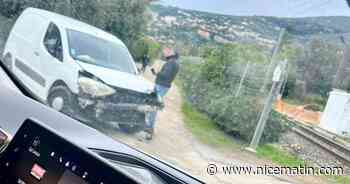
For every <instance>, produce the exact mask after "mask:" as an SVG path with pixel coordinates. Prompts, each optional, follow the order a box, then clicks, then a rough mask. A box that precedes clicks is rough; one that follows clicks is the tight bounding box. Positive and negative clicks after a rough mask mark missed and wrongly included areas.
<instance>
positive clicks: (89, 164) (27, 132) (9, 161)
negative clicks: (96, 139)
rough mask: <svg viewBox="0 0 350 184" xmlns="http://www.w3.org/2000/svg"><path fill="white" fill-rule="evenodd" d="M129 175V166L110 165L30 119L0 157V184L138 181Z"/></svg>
mask: <svg viewBox="0 0 350 184" xmlns="http://www.w3.org/2000/svg"><path fill="white" fill-rule="evenodd" d="M129 172H130V167H128V166H121V164H118V165H114V166H113V165H112V164H110V163H109V162H107V161H106V160H104V159H102V158H101V157H99V156H98V155H97V154H95V153H93V152H91V151H89V150H87V149H84V148H82V147H80V146H77V145H75V144H74V143H72V142H70V141H68V140H66V139H65V138H63V137H62V136H60V135H59V134H58V133H56V132H55V131H54V130H52V129H50V128H48V127H46V126H45V125H43V124H40V123H39V122H36V121H35V120H32V119H27V120H26V121H25V122H24V123H23V124H22V126H21V127H20V129H19V131H18V132H17V133H16V135H15V136H14V138H13V140H12V141H11V143H10V144H9V145H8V147H7V148H6V149H5V151H4V153H3V154H2V155H1V157H0V183H2V184H14V183H18V184H37V183H40V184H56V183H57V184H87V183H96V184H109V183H120V184H124V183H125V184H126V183H128V184H134V183H135V184H136V183H141V182H142V181H141V180H140V179H138V178H136V177H134V176H132V175H131V174H129ZM138 180H139V181H138ZM143 181H146V180H143ZM142 183H143V182H142Z"/></svg>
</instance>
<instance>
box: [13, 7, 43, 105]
mask: <svg viewBox="0 0 350 184" xmlns="http://www.w3.org/2000/svg"><path fill="white" fill-rule="evenodd" d="M47 26H48V21H47V20H45V19H44V18H42V17H41V16H40V15H37V14H35V13H32V12H28V13H24V14H23V15H21V16H20V18H19V19H18V20H17V22H16V24H15V26H14V29H13V32H12V33H11V34H14V35H13V37H14V38H13V40H11V41H12V42H14V44H15V45H16V46H15V47H14V49H15V66H14V74H15V75H16V76H17V77H18V78H19V79H20V80H21V82H22V83H23V84H24V85H25V86H26V87H27V88H28V89H29V90H30V91H31V92H32V93H34V95H35V96H36V97H38V98H39V99H41V100H43V99H42V93H43V89H44V88H45V85H46V80H45V77H44V76H43V73H42V66H41V63H40V54H41V51H40V49H39V48H40V47H39V46H40V41H41V40H42V38H43V35H44V34H45V28H46V27H47Z"/></svg>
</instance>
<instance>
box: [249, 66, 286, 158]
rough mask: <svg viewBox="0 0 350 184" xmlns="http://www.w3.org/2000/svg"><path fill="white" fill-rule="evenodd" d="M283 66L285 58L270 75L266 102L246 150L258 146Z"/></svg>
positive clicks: (274, 97)
mask: <svg viewBox="0 0 350 184" xmlns="http://www.w3.org/2000/svg"><path fill="white" fill-rule="evenodd" d="M285 68H286V60H285V61H283V62H280V63H279V64H278V66H277V67H276V68H275V71H274V73H273V77H272V82H273V83H272V87H271V90H270V93H269V95H268V97H267V100H266V103H265V105H264V109H263V111H262V113H261V115H260V118H259V122H258V124H257V127H256V129H255V132H254V136H253V139H252V141H251V143H250V146H249V147H248V148H247V150H248V151H251V152H256V148H257V147H258V144H259V142H260V139H261V136H262V134H263V132H264V129H265V125H266V121H267V119H268V117H269V115H270V112H271V110H272V106H273V103H274V101H275V100H276V97H277V96H278V95H279V92H280V90H281V85H280V83H281V82H283V81H281V77H282V75H283V73H284V72H285Z"/></svg>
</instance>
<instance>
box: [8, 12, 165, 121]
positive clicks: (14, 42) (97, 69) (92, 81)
mask: <svg viewBox="0 0 350 184" xmlns="http://www.w3.org/2000/svg"><path fill="white" fill-rule="evenodd" d="M3 58H4V59H3V62H4V65H5V66H7V68H8V69H9V70H10V71H11V73H13V74H14V76H15V77H16V78H17V79H18V80H19V81H20V82H21V83H22V84H23V85H24V87H25V88H27V89H28V90H29V91H30V92H31V93H32V94H33V95H35V97H36V98H38V99H39V100H40V101H42V102H43V103H46V104H48V105H49V106H51V107H53V108H54V109H56V110H58V111H62V112H64V113H68V114H69V113H71V112H72V110H74V109H75V108H76V105H78V106H79V108H80V109H83V110H86V111H88V112H86V113H85V114H87V115H92V114H93V115H94V117H95V118H100V119H103V121H113V122H118V123H120V124H126V125H128V126H129V125H131V126H132V127H133V126H134V125H139V124H140V121H141V119H142V121H143V123H144V121H145V118H146V115H147V113H148V112H149V111H152V110H154V107H156V106H158V105H159V103H158V101H157V98H156V94H154V84H153V83H151V82H148V81H146V80H145V79H144V78H143V77H141V76H140V75H138V71H137V68H136V65H135V62H134V60H133V58H132V56H131V55H130V53H129V51H128V49H127V47H126V46H125V45H124V44H123V43H122V42H121V41H120V40H119V39H118V38H116V37H115V36H113V35H111V34H109V33H106V32H104V31H102V30H100V29H98V28H96V27H93V26H90V25H88V24H85V23H82V22H80V21H77V20H74V19H71V18H68V17H65V16H62V15H58V14H56V13H52V12H48V11H45V10H40V9H35V8H27V9H26V10H25V11H24V12H23V13H22V14H21V15H20V17H19V18H18V20H17V21H16V23H15V25H14V27H13V28H12V30H11V32H10V35H9V37H8V40H7V42H6V45H5V49H4V52H3ZM72 107H74V108H72ZM120 114H121V115H122V116H119V115H120ZM101 117H103V118H101Z"/></svg>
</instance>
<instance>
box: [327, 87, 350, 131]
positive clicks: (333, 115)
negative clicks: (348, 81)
mask: <svg viewBox="0 0 350 184" xmlns="http://www.w3.org/2000/svg"><path fill="white" fill-rule="evenodd" d="M320 127H321V128H324V129H326V130H328V131H330V132H333V133H336V134H338V135H347V136H350V94H349V93H346V92H344V91H340V90H333V91H332V92H331V93H330V95H329V99H328V102H327V105H326V108H325V110H324V112H323V114H322V117H321V123H320Z"/></svg>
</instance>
